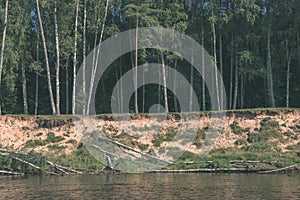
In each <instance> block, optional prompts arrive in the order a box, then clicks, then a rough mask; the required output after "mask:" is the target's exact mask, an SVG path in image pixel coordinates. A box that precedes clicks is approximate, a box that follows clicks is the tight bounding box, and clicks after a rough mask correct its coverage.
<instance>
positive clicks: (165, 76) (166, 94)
mask: <svg viewBox="0 0 300 200" xmlns="http://www.w3.org/2000/svg"><path fill="white" fill-rule="evenodd" d="M161 61H162V73H163V74H162V76H163V84H164V102H165V112H166V113H168V112H169V105H168V91H167V73H166V66H165V58H164V53H163V52H161Z"/></svg>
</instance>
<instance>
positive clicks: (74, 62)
mask: <svg viewBox="0 0 300 200" xmlns="http://www.w3.org/2000/svg"><path fill="white" fill-rule="evenodd" d="M78 10H79V0H77V2H76V14H75V15H76V16H75V30H74V32H75V36H74V56H73V93H72V114H73V115H75V109H76V108H75V106H76V88H75V87H76V78H77V74H76V72H77V70H76V65H77V37H78V33H77V28H78Z"/></svg>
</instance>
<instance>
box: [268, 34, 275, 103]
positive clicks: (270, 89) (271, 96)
mask: <svg viewBox="0 0 300 200" xmlns="http://www.w3.org/2000/svg"><path fill="white" fill-rule="evenodd" d="M267 37H268V39H267V40H268V41H267V42H268V44H267V49H268V60H267V71H268V75H267V80H268V83H267V84H268V96H269V106H271V107H273V108H275V98H274V89H273V72H272V57H271V47H270V45H271V44H270V42H271V41H270V33H269V32H268V36H267Z"/></svg>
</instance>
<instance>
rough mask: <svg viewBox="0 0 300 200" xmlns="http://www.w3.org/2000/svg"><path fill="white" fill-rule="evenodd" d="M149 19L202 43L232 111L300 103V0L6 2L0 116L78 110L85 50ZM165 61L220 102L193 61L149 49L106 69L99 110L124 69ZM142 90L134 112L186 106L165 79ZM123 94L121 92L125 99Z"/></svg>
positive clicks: (205, 103) (1, 9)
mask: <svg viewBox="0 0 300 200" xmlns="http://www.w3.org/2000/svg"><path fill="white" fill-rule="evenodd" d="M141 27H164V28H168V29H172V30H176V31H179V32H181V33H184V34H186V35H188V36H190V37H191V38H193V39H194V40H196V41H197V42H198V43H199V44H201V45H202V46H203V47H204V48H205V49H206V50H207V51H208V53H209V54H210V55H211V57H212V60H214V61H215V63H216V64H217V67H218V69H219V71H220V73H221V74H222V77H223V81H224V85H225V90H226V96H227V109H240V108H256V107H300V91H299V89H300V79H299V78H298V77H299V76H300V1H299V0H152V1H150V0H66V1H56V0H54V1H46V0H14V1H9V0H2V1H1V3H0V38H1V41H0V42H1V43H0V44H1V45H0V46H1V49H0V88H1V89H0V114H57V115H59V114H72V113H74V112H75V108H74V107H75V103H76V101H77V99H76V95H75V94H74V93H75V91H76V90H75V81H76V73H77V71H78V69H79V68H80V66H81V65H82V63H83V62H84V58H85V57H86V56H87V55H88V53H89V52H90V51H92V50H93V49H94V48H95V47H96V46H97V45H98V44H99V43H100V42H101V41H104V40H105V39H107V38H109V37H111V36H113V35H115V34H118V33H120V32H123V31H125V30H129V29H138V28H141ZM137 42H138V41H137ZM162 61H164V62H165V63H166V64H167V65H168V66H171V67H172V68H174V69H176V70H178V71H179V72H180V73H181V74H183V76H185V77H186V78H187V79H188V80H189V81H190V84H192V85H193V88H194V89H195V91H196V94H197V97H198V103H199V105H200V106H201V110H210V99H209V94H208V91H207V88H206V87H205V84H204V82H203V80H202V78H201V75H200V74H197V73H193V72H194V71H193V67H191V64H190V63H188V62H187V61H186V60H184V59H181V58H180V57H178V56H176V55H173V56H172V54H171V53H168V52H163V53H161V52H159V51H158V50H155V49H145V50H140V51H139V52H131V53H129V54H125V55H123V56H121V57H120V58H119V59H118V60H116V61H115V62H114V63H113V64H112V65H111V66H110V67H109V69H108V70H106V71H105V73H104V75H103V77H101V80H100V82H99V84H98V86H97V87H98V88H97V94H96V104H95V106H96V110H97V113H109V112H111V110H110V99H111V95H112V90H113V88H114V85H115V84H116V83H117V82H118V80H119V79H120V77H121V76H122V75H123V74H125V73H126V72H127V71H129V70H131V69H132V68H134V67H135V66H138V65H141V64H143V63H147V62H156V63H160V62H162ZM160 73H166V72H160ZM137 78H143V77H137ZM124 84H125V83H124ZM174 87H175V88H176V81H174ZM120 91H122V88H120ZM136 94H137V95H133V96H132V99H131V104H130V109H131V110H132V111H133V112H148V111H149V108H150V107H151V105H152V104H161V105H162V106H164V107H165V106H167V108H165V110H166V111H169V112H174V111H180V110H179V106H178V105H177V104H178V102H177V100H176V97H174V95H173V94H172V93H171V91H169V90H166V89H164V87H163V84H162V85H145V86H143V87H141V88H139V89H138V92H137V93H136ZM121 95H122V92H120V95H119V97H115V98H118V100H119V101H122V96H121ZM166 102H167V103H166ZM158 111H159V110H158Z"/></svg>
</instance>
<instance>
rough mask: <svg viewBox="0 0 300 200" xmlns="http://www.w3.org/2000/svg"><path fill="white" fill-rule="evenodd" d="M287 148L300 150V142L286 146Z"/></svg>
mask: <svg viewBox="0 0 300 200" xmlns="http://www.w3.org/2000/svg"><path fill="white" fill-rule="evenodd" d="M286 149H287V150H292V151H299V152H300V142H298V143H297V144H295V145H290V146H287V147H286Z"/></svg>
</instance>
